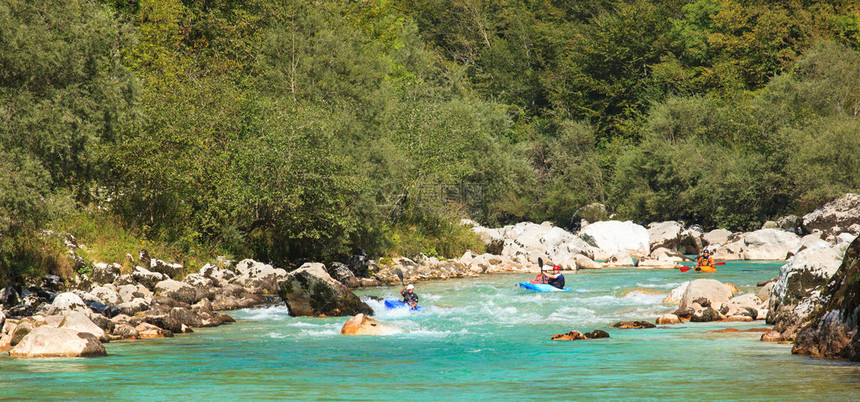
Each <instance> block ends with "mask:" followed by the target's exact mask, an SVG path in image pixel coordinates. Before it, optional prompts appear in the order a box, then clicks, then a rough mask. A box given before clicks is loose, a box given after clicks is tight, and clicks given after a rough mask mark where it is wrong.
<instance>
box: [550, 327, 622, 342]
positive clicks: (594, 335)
mask: <svg viewBox="0 0 860 402" xmlns="http://www.w3.org/2000/svg"><path fill="white" fill-rule="evenodd" d="M599 338H609V333H607V332H606V331H602V330H599V329H595V330H594V331H591V332H587V333H585V334H583V333H582V332H579V331H570V332H568V333H566V334H555V335H553V336H552V338H550V340H553V341H578V340H581V339H599Z"/></svg>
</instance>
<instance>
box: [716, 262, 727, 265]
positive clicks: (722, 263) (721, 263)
mask: <svg viewBox="0 0 860 402" xmlns="http://www.w3.org/2000/svg"><path fill="white" fill-rule="evenodd" d="M714 265H726V263H724V262H715V263H714Z"/></svg>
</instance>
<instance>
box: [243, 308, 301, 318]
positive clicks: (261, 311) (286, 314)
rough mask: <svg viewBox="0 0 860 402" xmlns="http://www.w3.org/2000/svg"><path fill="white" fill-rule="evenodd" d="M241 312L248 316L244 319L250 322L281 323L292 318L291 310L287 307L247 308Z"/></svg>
mask: <svg viewBox="0 0 860 402" xmlns="http://www.w3.org/2000/svg"><path fill="white" fill-rule="evenodd" d="M239 311H240V312H241V313H244V314H247V316H245V317H244V319H246V320H250V321H279V320H284V319H287V318H290V310H289V309H288V308H287V306H286V305H278V306H266V307H254V308H245V309H241V310H239Z"/></svg>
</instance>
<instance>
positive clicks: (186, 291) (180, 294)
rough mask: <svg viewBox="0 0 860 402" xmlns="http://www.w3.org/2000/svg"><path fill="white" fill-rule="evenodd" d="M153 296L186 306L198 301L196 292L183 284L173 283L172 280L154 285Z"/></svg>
mask: <svg viewBox="0 0 860 402" xmlns="http://www.w3.org/2000/svg"><path fill="white" fill-rule="evenodd" d="M155 294H156V295H158V296H166V297H169V298H171V299H173V300H177V301H180V302H183V303H188V304H194V303H197V301H198V300H200V299H199V298H198V297H197V292H196V291H195V290H194V288H193V287H191V285H189V284H187V283H185V282H179V281H174V280H173V279H167V280H163V281H160V282H158V283H157V284H156V285H155Z"/></svg>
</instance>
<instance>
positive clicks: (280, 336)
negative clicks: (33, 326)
mask: <svg viewBox="0 0 860 402" xmlns="http://www.w3.org/2000/svg"><path fill="white" fill-rule="evenodd" d="M267 335H268V336H269V338H272V339H283V338H286V337H287V336H286V335H284V334H279V333H277V332H269V333H268V334H267Z"/></svg>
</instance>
